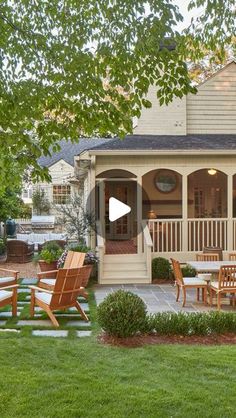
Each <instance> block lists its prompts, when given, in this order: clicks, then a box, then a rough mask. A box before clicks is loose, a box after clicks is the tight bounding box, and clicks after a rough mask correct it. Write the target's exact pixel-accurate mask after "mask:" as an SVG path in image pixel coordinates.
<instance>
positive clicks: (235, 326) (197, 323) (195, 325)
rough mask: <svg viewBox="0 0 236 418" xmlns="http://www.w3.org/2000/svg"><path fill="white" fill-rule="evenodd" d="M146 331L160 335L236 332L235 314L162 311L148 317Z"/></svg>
mask: <svg viewBox="0 0 236 418" xmlns="http://www.w3.org/2000/svg"><path fill="white" fill-rule="evenodd" d="M146 332H149V333H151V332H156V333H157V334H161V335H210V334H224V333H236V315H235V313H233V312H209V313H205V312H202V313H185V312H178V313H174V312H162V313H157V314H155V315H152V316H150V317H149V318H148V320H147V322H146Z"/></svg>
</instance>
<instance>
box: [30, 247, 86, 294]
mask: <svg viewBox="0 0 236 418" xmlns="http://www.w3.org/2000/svg"><path fill="white" fill-rule="evenodd" d="M85 255H86V254H85V253H79V252H76V251H68V253H67V256H66V259H65V263H64V267H63V268H64V269H69V268H77V267H82V266H83V264H84V259H85ZM57 272H58V270H51V271H42V272H40V273H38V274H37V276H38V279H39V282H38V286H39V287H42V288H43V289H48V290H52V289H53V287H54V286H55V281H56V276H57Z"/></svg>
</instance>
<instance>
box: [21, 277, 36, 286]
mask: <svg viewBox="0 0 236 418" xmlns="http://www.w3.org/2000/svg"><path fill="white" fill-rule="evenodd" d="M36 283H38V279H34V278H32V279H23V280H22V282H21V284H23V285H30V284H36Z"/></svg>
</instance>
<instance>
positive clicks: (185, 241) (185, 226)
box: [182, 173, 188, 252]
mask: <svg viewBox="0 0 236 418" xmlns="http://www.w3.org/2000/svg"><path fill="white" fill-rule="evenodd" d="M182 218H183V226H182V251H183V252H188V176H187V174H186V173H184V174H183V175H182Z"/></svg>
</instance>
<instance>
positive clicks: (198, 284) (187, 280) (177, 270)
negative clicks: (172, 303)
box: [171, 258, 207, 306]
mask: <svg viewBox="0 0 236 418" xmlns="http://www.w3.org/2000/svg"><path fill="white" fill-rule="evenodd" d="M171 262H172V267H173V272H174V276H175V282H176V289H177V295H176V302H178V301H179V296H180V289H182V292H183V306H185V303H186V290H187V289H196V290H197V301H199V299H200V297H199V294H200V289H202V299H203V302H204V304H205V305H206V303H207V283H206V281H205V280H202V279H200V278H199V277H183V274H182V270H181V267H180V263H179V261H177V260H174V259H173V258H171Z"/></svg>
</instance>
